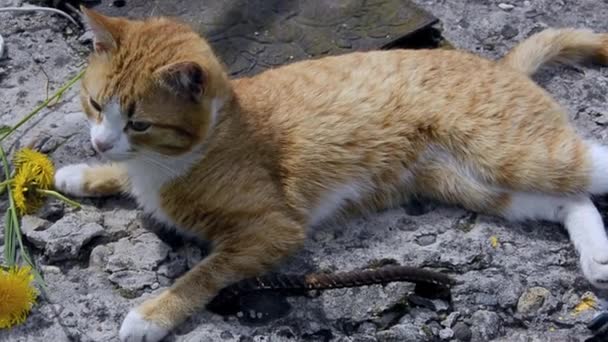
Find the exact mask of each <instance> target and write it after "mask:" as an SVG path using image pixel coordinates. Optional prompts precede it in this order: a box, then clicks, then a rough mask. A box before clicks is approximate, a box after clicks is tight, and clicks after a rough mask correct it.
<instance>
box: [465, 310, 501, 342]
mask: <svg viewBox="0 0 608 342" xmlns="http://www.w3.org/2000/svg"><path fill="white" fill-rule="evenodd" d="M502 330H503V328H502V322H501V319H500V317H499V316H498V314H497V313H496V312H493V311H488V310H479V311H476V312H475V313H474V314H473V316H471V332H472V334H473V336H474V337H475V340H477V341H488V340H491V339H493V338H496V337H498V335H499V334H500V333H501V331H502Z"/></svg>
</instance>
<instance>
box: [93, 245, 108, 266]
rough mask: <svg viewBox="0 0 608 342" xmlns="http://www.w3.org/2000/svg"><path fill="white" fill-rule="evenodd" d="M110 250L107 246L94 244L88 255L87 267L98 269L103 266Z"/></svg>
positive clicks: (106, 261)
mask: <svg viewBox="0 0 608 342" xmlns="http://www.w3.org/2000/svg"><path fill="white" fill-rule="evenodd" d="M110 254H111V251H110V248H108V246H105V245H99V246H95V248H93V250H92V251H91V255H90V257H89V267H97V268H100V269H103V268H105V266H106V264H107V263H108V257H109V256H110Z"/></svg>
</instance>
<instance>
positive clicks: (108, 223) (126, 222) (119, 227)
mask: <svg viewBox="0 0 608 342" xmlns="http://www.w3.org/2000/svg"><path fill="white" fill-rule="evenodd" d="M137 217H138V213H137V211H133V210H127V209H114V210H112V211H109V212H105V213H104V215H103V225H104V227H105V228H106V231H107V232H108V235H109V236H110V237H111V238H113V239H120V238H123V237H125V236H127V235H128V233H129V230H131V229H130V228H132V227H131V226H132V225H133V224H134V223H135V221H136V220H137Z"/></svg>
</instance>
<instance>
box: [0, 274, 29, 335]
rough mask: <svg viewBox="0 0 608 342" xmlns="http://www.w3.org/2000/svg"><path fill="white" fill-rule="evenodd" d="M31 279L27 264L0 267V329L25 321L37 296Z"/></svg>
mask: <svg viewBox="0 0 608 342" xmlns="http://www.w3.org/2000/svg"><path fill="white" fill-rule="evenodd" d="M33 281H34V275H33V274H32V269H31V268H30V267H28V266H25V267H13V268H10V269H0V329H4V328H10V327H12V326H14V325H16V324H21V323H23V322H24V321H25V318H26V317H27V315H28V314H29V312H30V310H31V309H32V306H34V303H36V297H37V296H38V292H37V291H36V289H35V288H34V286H33V285H32V282H33Z"/></svg>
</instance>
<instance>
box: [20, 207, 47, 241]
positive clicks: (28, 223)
mask: <svg viewBox="0 0 608 342" xmlns="http://www.w3.org/2000/svg"><path fill="white" fill-rule="evenodd" d="M50 225H51V222H49V221H47V220H43V219H41V218H39V217H36V216H32V215H25V216H23V217H22V218H21V232H22V233H23V235H25V237H26V238H27V240H28V241H29V242H31V243H32V244H33V245H34V246H35V247H36V248H39V249H44V245H45V244H46V241H45V240H43V239H42V238H43V236H44V234H40V233H39V232H40V231H44V230H46V229H47V228H48V227H49V226H50Z"/></svg>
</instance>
